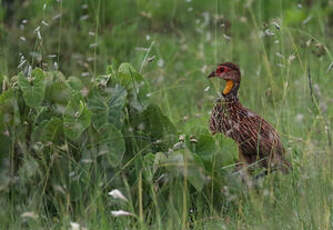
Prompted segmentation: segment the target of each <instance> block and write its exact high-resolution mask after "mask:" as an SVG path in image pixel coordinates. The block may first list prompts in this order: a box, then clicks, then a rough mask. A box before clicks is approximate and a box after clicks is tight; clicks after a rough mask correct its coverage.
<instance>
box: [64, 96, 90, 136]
mask: <svg viewBox="0 0 333 230" xmlns="http://www.w3.org/2000/svg"><path fill="white" fill-rule="evenodd" d="M90 122H91V112H90V111H89V110H88V107H87V105H86V103H85V102H84V100H83V98H82V96H81V95H80V94H79V93H76V94H74V95H73V97H72V98H71V100H70V101H69V102H68V104H67V106H66V109H65V112H64V133H65V136H66V137H68V138H69V139H71V140H77V139H78V138H79V137H80V136H81V134H82V133H83V131H84V130H85V129H86V128H88V127H89V125H90Z"/></svg>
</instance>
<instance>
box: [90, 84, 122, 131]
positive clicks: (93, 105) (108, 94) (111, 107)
mask: <svg viewBox="0 0 333 230" xmlns="http://www.w3.org/2000/svg"><path fill="white" fill-rule="evenodd" d="M104 91H105V92H104V93H103V95H102V92H101V91H100V90H97V89H93V90H91V92H90V94H89V96H88V108H89V109H90V110H91V111H92V122H93V124H94V126H95V128H96V129H97V130H99V129H100V128H102V127H103V126H104V125H106V124H108V123H109V122H110V123H111V124H113V125H114V126H115V127H117V128H121V127H122V124H123V120H124V111H123V109H124V106H125V103H126V95H127V91H126V90H125V88H123V87H122V86H120V85H116V86H115V87H114V88H105V89H104Z"/></svg>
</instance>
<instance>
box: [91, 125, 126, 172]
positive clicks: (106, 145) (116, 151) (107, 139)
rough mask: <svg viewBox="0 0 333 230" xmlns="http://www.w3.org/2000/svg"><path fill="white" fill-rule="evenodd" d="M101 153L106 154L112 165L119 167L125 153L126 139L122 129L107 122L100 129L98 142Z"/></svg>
mask: <svg viewBox="0 0 333 230" xmlns="http://www.w3.org/2000/svg"><path fill="white" fill-rule="evenodd" d="M94 144H96V145H97V146H98V149H99V153H98V154H99V155H106V156H107V159H108V161H109V163H110V164H111V166H112V167H117V166H118V165H119V164H120V163H121V161H122V159H123V156H124V153H125V150H126V149H125V141H124V137H123V135H122V134H121V132H120V130H118V129H117V128H116V127H114V126H113V125H112V124H105V125H104V126H103V127H102V128H101V129H100V130H99V131H98V138H97V142H95V143H94Z"/></svg>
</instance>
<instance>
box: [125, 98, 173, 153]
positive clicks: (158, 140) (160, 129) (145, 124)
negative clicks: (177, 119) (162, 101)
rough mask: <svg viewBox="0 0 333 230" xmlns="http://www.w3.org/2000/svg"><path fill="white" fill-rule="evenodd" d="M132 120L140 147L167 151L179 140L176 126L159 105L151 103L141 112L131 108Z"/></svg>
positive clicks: (154, 150) (153, 150)
mask: <svg viewBox="0 0 333 230" xmlns="http://www.w3.org/2000/svg"><path fill="white" fill-rule="evenodd" d="M130 122H131V127H132V128H134V130H135V137H136V144H137V146H138V147H139V149H146V151H152V152H159V151H167V150H168V149H169V148H171V147H172V146H173V144H174V143H175V142H176V140H177V137H176V134H177V131H176V128H175V126H174V125H173V124H172V122H171V121H170V120H169V118H168V117H166V116H165V115H164V114H163V113H162V111H161V109H160V108H159V107H158V106H157V105H154V104H150V105H149V106H148V107H147V108H146V109H145V110H144V111H143V112H141V113H140V112H138V111H136V110H130ZM149 148H150V149H149Z"/></svg>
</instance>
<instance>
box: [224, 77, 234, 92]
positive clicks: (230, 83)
mask: <svg viewBox="0 0 333 230" xmlns="http://www.w3.org/2000/svg"><path fill="white" fill-rule="evenodd" d="M232 87H234V82H233V81H232V80H227V84H226V85H225V87H224V90H223V94H224V95H227V94H228V93H230V91H231V90H232Z"/></svg>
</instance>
